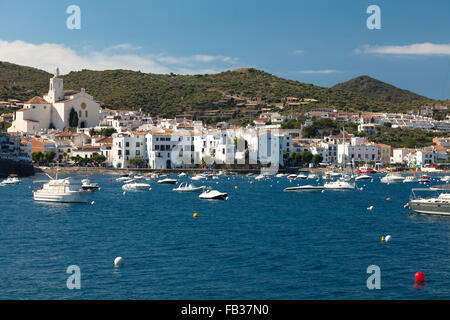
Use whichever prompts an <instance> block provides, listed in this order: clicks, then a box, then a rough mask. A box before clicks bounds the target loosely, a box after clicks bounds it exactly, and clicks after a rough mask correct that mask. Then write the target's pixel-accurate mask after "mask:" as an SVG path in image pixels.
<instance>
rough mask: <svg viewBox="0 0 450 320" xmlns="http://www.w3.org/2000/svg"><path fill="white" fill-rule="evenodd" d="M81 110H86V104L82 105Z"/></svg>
mask: <svg viewBox="0 0 450 320" xmlns="http://www.w3.org/2000/svg"><path fill="white" fill-rule="evenodd" d="M81 109H83V110H84V109H86V103H84V102H83V103H82V104H81Z"/></svg>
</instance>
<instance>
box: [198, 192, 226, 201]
mask: <svg viewBox="0 0 450 320" xmlns="http://www.w3.org/2000/svg"><path fill="white" fill-rule="evenodd" d="M198 197H199V198H200V199H205V200H227V199H228V193H225V192H220V191H217V190H206V191H205V192H203V193H202V194H201V195H199V196H198Z"/></svg>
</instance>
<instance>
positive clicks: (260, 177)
mask: <svg viewBox="0 0 450 320" xmlns="http://www.w3.org/2000/svg"><path fill="white" fill-rule="evenodd" d="M264 178H265V176H264V175H263V174H260V175H257V176H256V177H255V180H263V179H264Z"/></svg>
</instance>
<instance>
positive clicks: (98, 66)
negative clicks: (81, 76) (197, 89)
mask: <svg viewBox="0 0 450 320" xmlns="http://www.w3.org/2000/svg"><path fill="white" fill-rule="evenodd" d="M86 49H87V48H84V49H83V50H81V51H82V53H80V52H77V51H76V50H74V49H72V48H69V47H67V46H65V45H64V44H56V43H41V44H33V43H29V42H25V41H20V40H17V41H12V42H8V41H3V40H0V61H7V62H11V63H16V64H19V65H25V66H31V67H35V68H39V69H43V70H46V71H48V72H53V70H54V69H55V67H59V69H60V70H61V73H62V74H65V73H68V72H70V71H79V70H81V69H89V70H108V69H128V70H135V71H142V72H150V73H170V72H174V73H178V74H204V73H216V72H220V71H223V70H227V69H230V66H231V65H233V64H235V63H237V58H231V57H226V56H222V55H218V56H213V55H203V54H196V55H193V56H189V57H173V56H167V55H162V54H158V55H155V54H145V53H139V52H138V51H139V50H140V49H141V48H140V47H134V46H132V45H131V44H118V45H115V46H111V47H107V48H104V49H103V50H100V51H96V50H89V51H88V50H86Z"/></svg>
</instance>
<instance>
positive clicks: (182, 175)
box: [178, 172, 186, 178]
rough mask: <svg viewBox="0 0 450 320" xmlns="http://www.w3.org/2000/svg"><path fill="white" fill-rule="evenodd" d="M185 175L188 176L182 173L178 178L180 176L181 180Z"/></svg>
mask: <svg viewBox="0 0 450 320" xmlns="http://www.w3.org/2000/svg"><path fill="white" fill-rule="evenodd" d="M185 175H186V173H184V172H182V173H180V174H179V175H178V176H179V177H180V178H182V177H184V176H185Z"/></svg>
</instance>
